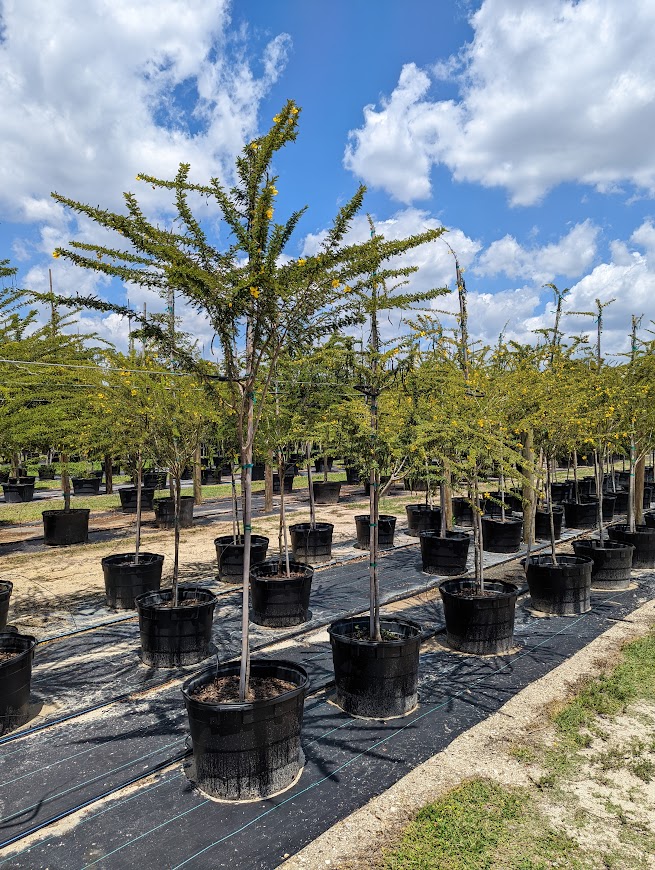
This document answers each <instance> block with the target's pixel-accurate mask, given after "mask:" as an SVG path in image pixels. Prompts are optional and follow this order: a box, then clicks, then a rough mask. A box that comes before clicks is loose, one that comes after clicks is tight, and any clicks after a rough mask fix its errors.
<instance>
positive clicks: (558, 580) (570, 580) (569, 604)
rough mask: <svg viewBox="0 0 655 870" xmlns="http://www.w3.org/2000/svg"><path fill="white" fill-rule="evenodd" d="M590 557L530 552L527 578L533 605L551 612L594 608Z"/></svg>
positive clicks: (574, 613)
mask: <svg viewBox="0 0 655 870" xmlns="http://www.w3.org/2000/svg"><path fill="white" fill-rule="evenodd" d="M592 568H593V562H592V560H591V559H587V558H582V557H578V556H558V557H557V565H553V560H552V556H539V555H537V556H531V557H530V559H529V560H528V567H527V571H526V580H527V582H528V588H529V589H530V598H531V599H532V607H533V608H534V609H535V610H539V611H541V612H542V613H549V614H551V615H552V616H577V615H578V614H580V613H587V612H588V611H589V610H591V571H592Z"/></svg>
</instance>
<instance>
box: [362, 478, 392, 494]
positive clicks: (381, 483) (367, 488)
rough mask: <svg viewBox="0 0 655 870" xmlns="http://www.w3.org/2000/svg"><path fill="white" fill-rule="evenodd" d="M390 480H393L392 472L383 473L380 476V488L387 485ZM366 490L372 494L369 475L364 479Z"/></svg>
mask: <svg viewBox="0 0 655 870" xmlns="http://www.w3.org/2000/svg"><path fill="white" fill-rule="evenodd" d="M390 480H391V475H390V474H383V475H382V476H381V477H380V487H379V488H380V489H382V487H383V486H385V484H387V483H389V481H390ZM364 492H365V493H366V495H370V494H371V481H370V479H369V478H368V477H367V478H366V479H365V480H364Z"/></svg>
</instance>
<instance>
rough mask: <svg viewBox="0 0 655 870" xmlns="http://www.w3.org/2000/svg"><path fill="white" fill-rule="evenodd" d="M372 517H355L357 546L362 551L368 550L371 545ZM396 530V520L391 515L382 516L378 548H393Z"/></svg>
mask: <svg viewBox="0 0 655 870" xmlns="http://www.w3.org/2000/svg"><path fill="white" fill-rule="evenodd" d="M370 524H371V517H370V515H369V514H360V516H356V517H355V527H356V529H357V546H358V547H359V548H360V549H362V550H368V549H369V546H370V543H371V525H370ZM395 530H396V518H395V517H394V516H391V515H390V514H380V516H379V518H378V546H379V547H381V548H383V547H393V536H394V532H395Z"/></svg>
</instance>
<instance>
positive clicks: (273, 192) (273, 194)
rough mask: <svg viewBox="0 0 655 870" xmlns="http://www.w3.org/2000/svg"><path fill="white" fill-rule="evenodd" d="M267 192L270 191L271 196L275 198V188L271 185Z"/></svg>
mask: <svg viewBox="0 0 655 870" xmlns="http://www.w3.org/2000/svg"><path fill="white" fill-rule="evenodd" d="M269 190H270V191H271V196H277V188H276V187H275V185H273V184H271V186H270V188H269Z"/></svg>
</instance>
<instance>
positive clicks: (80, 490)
mask: <svg viewBox="0 0 655 870" xmlns="http://www.w3.org/2000/svg"><path fill="white" fill-rule="evenodd" d="M71 483H72V484H73V493H74V494H75V495H98V494H99V492H100V478H99V477H73V478H71Z"/></svg>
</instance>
